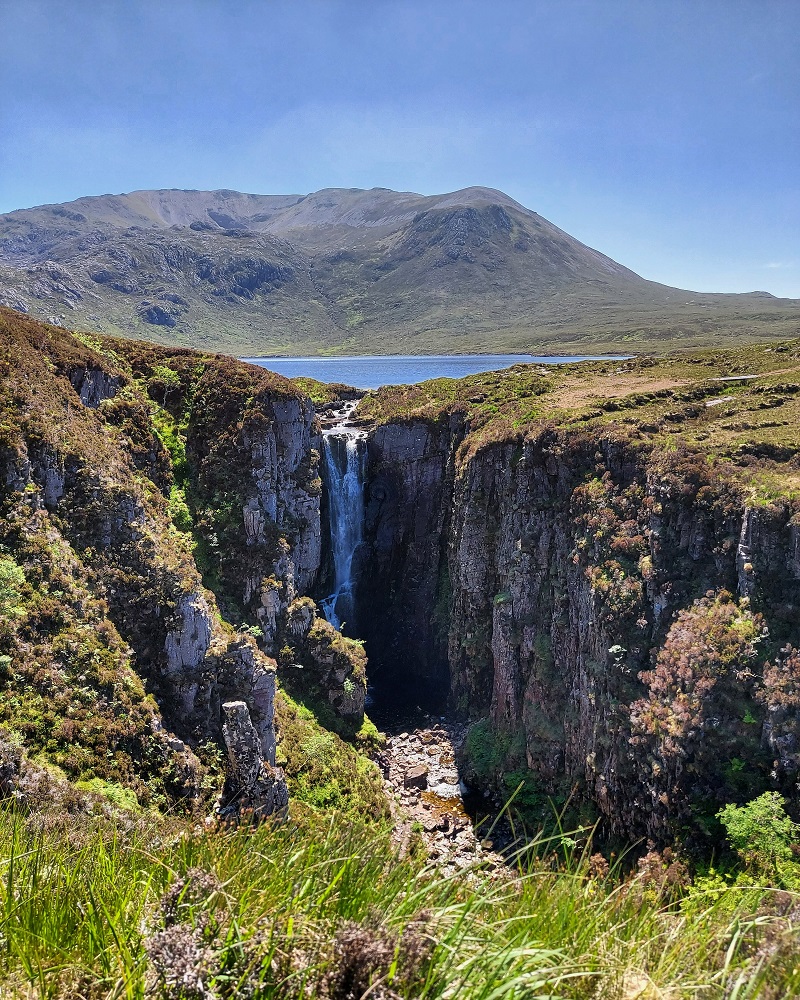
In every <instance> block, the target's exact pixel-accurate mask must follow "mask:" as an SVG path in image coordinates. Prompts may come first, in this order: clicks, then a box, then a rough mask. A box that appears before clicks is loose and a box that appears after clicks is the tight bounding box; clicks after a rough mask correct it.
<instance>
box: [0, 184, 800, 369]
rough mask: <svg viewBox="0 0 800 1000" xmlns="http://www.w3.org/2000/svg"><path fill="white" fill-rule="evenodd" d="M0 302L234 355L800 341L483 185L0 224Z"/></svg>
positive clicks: (93, 205) (171, 197) (776, 312)
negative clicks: (647, 270) (644, 269)
mask: <svg viewBox="0 0 800 1000" xmlns="http://www.w3.org/2000/svg"><path fill="white" fill-rule="evenodd" d="M0 301H2V302H3V303H4V304H5V305H8V306H11V307H12V308H16V309H19V310H21V311H24V312H30V313H31V314H33V315H36V316H38V317H41V318H44V319H47V320H50V321H55V322H65V321H67V318H68V325H71V326H75V327H79V328H83V329H98V330H100V331H103V332H107V333H114V334H122V335H127V336H134V337H138V338H145V339H146V338H155V339H157V340H163V341H165V342H168V343H178V344H182V345H185V346H198V347H203V348H209V347H214V348H217V349H220V350H223V351H227V352H229V353H235V354H243V353H247V354H251V355H255V354H292V353H309V354H313V353H322V354H326V353H336V352H346V353H367V354H369V353H373V354H382V353H397V352H398V351H401V352H404V353H431V352H433V353H436V352H440V353H441V352H444V353H452V352H467V353H469V352H479V351H483V350H506V351H510V352H526V351H529V350H570V349H572V350H575V351H586V350H587V349H588V348H590V347H591V348H593V349H600V350H613V349H619V348H622V347H624V348H625V349H626V350H630V349H631V347H632V346H634V345H635V346H636V347H637V348H639V347H640V348H641V349H645V350H647V349H654V348H659V347H660V348H663V347H664V346H665V343H664V342H665V340H666V341H669V342H670V343H669V346H693V345H697V344H700V345H710V344H712V343H720V344H721V343H723V342H736V341H740V340H748V339H760V338H762V337H769V338H775V337H778V336H791V335H796V334H797V333H798V332H800V300H789V299H776V298H774V297H771V296H769V294H768V293H763V292H751V293H741V294H735V295H731V294H714V293H700V292H690V291H686V290H683V289H676V288H671V287H669V286H666V285H661V284H659V283H657V282H652V281H648V280H647V279H645V278H642V277H641V276H640V275H638V274H636V273H635V272H634V271H632V270H630V269H629V268H626V267H624V266H623V265H622V264H619V263H618V262H616V261H614V260H612V259H611V258H610V257H608V256H606V255H605V254H603V253H601V252H600V251H598V250H595V249H593V248H591V247H588V246H586V245H585V244H583V243H581V242H580V241H578V240H576V239H574V238H573V237H572V236H570V235H569V234H568V233H566V232H564V231H563V230H561V229H559V228H558V227H557V226H555V225H554V224H553V223H551V222H549V221H548V220H547V219H545V218H543V217H542V216H540V215H538V214H537V213H536V212H534V211H532V210H531V209H528V208H525V207H524V206H522V205H520V204H519V203H518V202H516V201H515V200H514V199H513V198H511V197H509V196H508V195H506V194H504V193H503V192H501V191H497V190H495V189H492V188H487V187H480V186H473V187H467V188H463V189H461V190H459V191H454V192H449V193H445V194H440V195H418V194H415V193H413V192H397V191H391V190H389V189H387V188H372V189H369V190H364V189H360V188H325V189H322V190H320V191H315V192H311V193H309V194H306V195H296V194H289V195H258V194H248V193H242V192H236V191H232V190H229V189H219V190H216V191H187V190H180V189H163V190H153V191H147V190H141V191H133V192H130V193H127V194H121V195H98V196H87V197H83V198H78V199H75V200H74V201H71V202H66V203H64V204H53V205H43V206H38V207H35V208H29V209H18V210H16V211H14V212H10V213H7V214H6V215H2V216H0Z"/></svg>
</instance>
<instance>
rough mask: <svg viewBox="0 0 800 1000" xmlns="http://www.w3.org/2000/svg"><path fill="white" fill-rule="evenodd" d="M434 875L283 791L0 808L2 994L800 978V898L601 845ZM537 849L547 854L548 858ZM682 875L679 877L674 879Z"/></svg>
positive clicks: (598, 986) (708, 985)
mask: <svg viewBox="0 0 800 1000" xmlns="http://www.w3.org/2000/svg"><path fill="white" fill-rule="evenodd" d="M539 846H540V851H539V853H538V858H539V859H538V860H528V861H527V862H523V861H522V860H518V863H517V865H516V866H514V865H510V866H509V867H508V868H507V869H502V870H497V869H485V870H479V869H474V870H469V871H465V872H462V873H460V874H459V875H458V877H456V878H444V877H442V876H441V874H437V872H436V871H435V870H434V869H433V868H431V867H430V866H426V865H425V863H424V861H423V860H422V859H421V858H418V859H414V858H413V857H412V858H404V859H400V858H398V857H397V855H396V853H395V851H394V849H393V847H392V842H391V837H390V834H389V832H388V830H386V829H385V828H380V827H375V826H374V825H372V826H367V825H360V824H359V823H358V822H354V821H343V820H342V819H341V818H339V817H337V815H336V814H330V815H328V816H326V817H321V815H320V814H318V813H315V812H311V811H309V812H304V811H303V810H302V809H299V808H298V809H296V810H295V815H294V816H293V819H292V820H291V821H290V822H287V823H285V824H283V825H280V826H272V825H264V826H262V827H261V828H260V829H257V830H252V831H250V830H246V829H241V828H240V829H238V830H229V831H209V830H205V829H203V828H201V827H196V828H194V829H190V828H187V827H184V826H182V825H180V824H177V823H175V824H172V825H170V823H169V821H166V822H165V821H164V820H158V821H156V820H147V819H143V818H141V817H139V818H136V819H132V818H131V817H130V816H129V815H128V814H124V813H120V814H119V815H118V817H117V819H116V820H115V821H113V822H111V821H108V820H107V819H106V820H101V819H97V818H95V819H92V818H91V817H87V816H86V815H85V814H78V815H76V816H66V815H62V816H61V817H58V818H54V817H51V818H50V819H49V820H48V818H47V817H41V816H39V817H38V818H35V817H31V818H29V819H25V818H24V817H23V816H21V814H20V813H19V812H16V813H15V812H13V811H10V810H6V811H4V813H3V814H2V815H1V816H0V996H1V997H3V998H11V997H37V998H38V997H42V998H44V997H52V998H78V997H86V998H95V997H108V998H111V997H125V998H135V997H145V996H156V997H171V998H179V997H180V998H214V997H220V998H221V997H250V998H258V997H282V998H283V997H285V998H290V997H326V998H329V1000H346V998H366V997H370V998H395V997H409V998H412V997H413V998H423V997H426V998H427V997H469V998H473V997H474V998H483V1000H501V998H520V1000H522V998H526V1000H528V998H535V997H574V998H597V1000H601V998H624V1000H636V998H639V1000H655V998H662V997H664V998H667V997H668V998H677V997H720V998H722V997H724V998H736V1000H744V998H752V997H759V998H768V1000H778V998H784V997H790V996H796V995H797V994H798V991H800V955H798V951H797V943H796V942H797V924H798V915H799V914H800V896H798V895H797V894H796V893H790V892H785V891H784V892H776V891H775V890H769V889H765V890H762V889H759V888H757V887H754V884H753V882H752V881H750V882H747V883H746V885H745V886H742V885H739V886H736V885H734V886H730V885H728V886H727V887H726V883H725V880H724V879H722V878H719V877H717V876H707V877H706V878H705V879H703V880H698V881H697V882H696V883H695V886H694V887H690V888H686V887H685V886H683V887H681V888H680V889H679V890H677V891H676V880H675V878H674V877H673V876H674V874H675V871H674V870H673V869H674V866H673V869H670V868H667V867H664V866H663V865H662V864H658V865H656V866H655V867H654V866H653V865H652V864H649V865H648V864H645V865H641V864H640V866H639V871H638V874H636V875H635V876H634V877H628V878H627V879H621V878H620V876H619V872H617V871H614V869H613V868H612V870H611V871H610V872H609V871H608V870H607V866H605V865H603V864H602V863H599V859H598V857H597V856H595V857H594V858H589V857H587V856H586V855H583V856H576V855H572V856H567V858H566V860H564V859H563V858H562V861H561V862H560V863H555V862H554V861H553V856H552V854H551V855H549V856H548V849H549V845H545V844H540V845H539ZM543 859H546V860H543ZM678 881H680V880H678Z"/></svg>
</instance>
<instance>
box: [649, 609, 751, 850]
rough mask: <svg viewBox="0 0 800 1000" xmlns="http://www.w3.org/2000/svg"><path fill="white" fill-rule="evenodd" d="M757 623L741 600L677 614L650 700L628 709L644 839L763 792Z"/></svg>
mask: <svg viewBox="0 0 800 1000" xmlns="http://www.w3.org/2000/svg"><path fill="white" fill-rule="evenodd" d="M763 631H764V624H763V620H762V619H761V617H760V616H759V615H758V614H754V613H753V612H752V611H751V610H750V607H749V605H748V603H747V601H746V600H742V601H741V602H738V601H736V600H734V599H733V597H732V596H731V595H730V594H729V593H727V592H726V591H722V592H720V593H718V594H711V593H710V594H708V595H707V596H706V597H703V598H701V599H700V600H697V601H695V602H694V604H692V605H691V607H689V608H685V609H683V610H682V611H680V612H679V613H678V616H677V618H676V620H675V621H674V623H673V624H672V626H671V628H670V630H669V632H668V634H667V637H666V640H665V642H664V645H663V647H662V648H661V650H660V651H659V653H658V656H657V659H656V663H655V667H654V668H653V669H652V670H647V671H644V672H642V673H641V674H640V678H641V680H642V681H643V682H644V683H645V684H646V685H647V694H646V696H645V697H644V698H640V699H639V700H637V701H635V702H634V703H633V704H632V705H631V731H632V741H633V743H634V745H635V746H637V747H638V748H639V750H640V751H642V753H641V755H640V758H639V762H640V767H642V770H643V773H642V780H643V781H644V783H645V785H646V786H647V787H648V788H649V790H650V794H651V799H652V811H653V812H652V817H651V832H653V833H656V832H658V833H660V834H664V833H665V832H668V831H669V830H670V829H677V826H676V824H679V823H682V822H685V821H687V820H689V819H690V818H692V816H694V819H695V820H696V821H699V822H701V823H702V822H703V820H704V817H707V816H708V809H709V808H711V807H713V804H714V803H715V802H716V803H720V804H721V803H724V802H726V801H731V800H734V801H736V800H739V801H741V800H742V799H746V798H747V797H748V793H750V795H752V793H753V792H757V791H759V790H760V788H759V786H761V787H763V780H764V776H765V775H764V770H763V766H762V765H763V761H762V760H761V754H760V750H759V735H760V733H759V731H758V727H757V726H756V725H754V724H753V722H752V721H751V720H753V719H754V718H755V716H754V714H753V713H754V712H756V711H757V707H756V702H755V697H754V696H755V689H756V679H757V678H756V673H755V666H756V651H757V647H758V644H759V642H760V641H761V639H762V637H763Z"/></svg>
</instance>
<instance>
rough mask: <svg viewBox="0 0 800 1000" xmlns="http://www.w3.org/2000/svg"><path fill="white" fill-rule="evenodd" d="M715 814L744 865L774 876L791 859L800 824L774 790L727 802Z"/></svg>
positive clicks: (799, 873)
mask: <svg viewBox="0 0 800 1000" xmlns="http://www.w3.org/2000/svg"><path fill="white" fill-rule="evenodd" d="M717 816H718V818H719V820H720V822H721V823H722V825H723V826H724V827H725V831H726V833H727V835H728V840H729V841H730V843H731V846H732V847H733V848H734V849H735V850H736V852H737V853H738V854H739V856H740V857H741V859H742V860H743V861H744V863H745V865H746V866H747V867H748V868H750V869H753V870H755V871H756V872H757V873H759V874H762V875H765V876H767V877H771V878H774V877H775V875H776V874H779V869H780V868H781V867H782V866H784V865H786V863H787V862H790V861H791V860H792V857H793V852H792V845H793V844H794V843H795V842H796V841H797V840H798V835H800V827H798V825H797V824H796V823H794V822H793V821H792V819H791V817H789V816H787V815H786V810H785V809H784V806H783V799H782V798H781V795H780V794H779V793H778V792H764V793H763V795H759V796H758V798H757V799H753V801H752V802H748V803H747V805H745V806H736V805H733V804H728V805H727V806H725V808H724V809H721V810H720V811H719V812H718V813H717ZM798 875H800V872H798ZM798 881H799V882H800V880H798Z"/></svg>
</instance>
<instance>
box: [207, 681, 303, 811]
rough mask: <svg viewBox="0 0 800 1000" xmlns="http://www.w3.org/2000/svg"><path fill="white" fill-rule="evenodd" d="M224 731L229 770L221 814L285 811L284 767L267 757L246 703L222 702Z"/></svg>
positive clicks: (287, 802)
mask: <svg viewBox="0 0 800 1000" xmlns="http://www.w3.org/2000/svg"><path fill="white" fill-rule="evenodd" d="M222 711H223V713H224V722H223V725H222V734H223V737H224V739H225V746H226V748H227V751H228V762H229V765H230V771H229V775H228V778H227V780H226V782H225V787H224V789H223V792H222V797H221V799H220V805H219V810H218V812H219V815H220V816H222V817H226V818H233V817H235V818H237V819H243V818H248V819H251V820H261V819H265V818H266V817H267V816H273V815H276V814H282V813H284V812H285V810H286V808H287V806H288V804H289V790H288V788H287V786H286V779H285V778H284V776H283V771H281V769H280V768H278V767H275V766H274V763H273V764H270V762H269V761H266V760H264V756H263V753H262V748H261V740H260V739H259V736H258V733H257V732H256V730H255V727H254V726H253V723H252V720H251V718H250V713H249V711H248V709H247V705H246V704H245V703H244V702H243V701H229V702H225V703H224V704H223V706H222Z"/></svg>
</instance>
